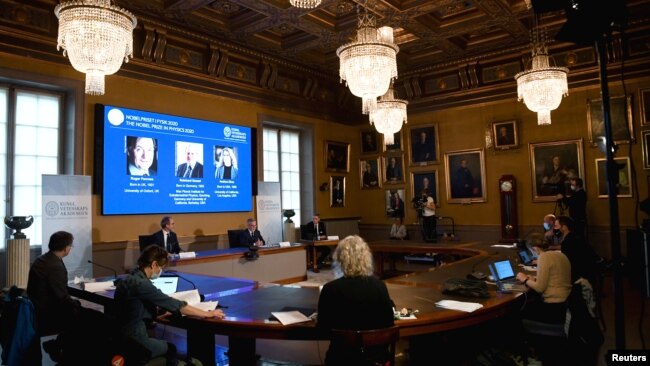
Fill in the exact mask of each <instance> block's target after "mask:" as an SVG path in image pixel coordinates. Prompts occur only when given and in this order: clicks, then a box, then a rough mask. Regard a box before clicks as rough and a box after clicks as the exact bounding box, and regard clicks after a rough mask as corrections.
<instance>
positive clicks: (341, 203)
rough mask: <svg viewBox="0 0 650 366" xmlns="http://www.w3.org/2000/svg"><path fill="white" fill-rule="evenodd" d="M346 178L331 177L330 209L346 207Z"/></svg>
mask: <svg viewBox="0 0 650 366" xmlns="http://www.w3.org/2000/svg"><path fill="white" fill-rule="evenodd" d="M345 193H346V192H345V176H342V175H332V176H330V207H345Z"/></svg>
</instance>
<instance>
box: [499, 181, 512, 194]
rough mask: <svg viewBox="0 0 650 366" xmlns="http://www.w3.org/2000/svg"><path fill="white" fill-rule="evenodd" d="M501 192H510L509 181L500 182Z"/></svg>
mask: <svg viewBox="0 0 650 366" xmlns="http://www.w3.org/2000/svg"><path fill="white" fill-rule="evenodd" d="M501 190H502V191H504V192H510V191H512V182H511V181H509V180H506V181H503V182H501Z"/></svg>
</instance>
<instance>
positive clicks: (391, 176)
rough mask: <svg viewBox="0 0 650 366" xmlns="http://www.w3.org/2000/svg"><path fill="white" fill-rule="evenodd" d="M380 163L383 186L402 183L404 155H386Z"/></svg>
mask: <svg viewBox="0 0 650 366" xmlns="http://www.w3.org/2000/svg"><path fill="white" fill-rule="evenodd" d="M382 162H383V163H382V167H383V173H384V175H383V178H384V183H385V184H398V183H404V174H405V172H404V154H402V153H386V156H384V157H383V158H382Z"/></svg>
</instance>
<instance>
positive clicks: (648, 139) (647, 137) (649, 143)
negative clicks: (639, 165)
mask: <svg viewBox="0 0 650 366" xmlns="http://www.w3.org/2000/svg"><path fill="white" fill-rule="evenodd" d="M641 145H642V146H643V169H650V131H641Z"/></svg>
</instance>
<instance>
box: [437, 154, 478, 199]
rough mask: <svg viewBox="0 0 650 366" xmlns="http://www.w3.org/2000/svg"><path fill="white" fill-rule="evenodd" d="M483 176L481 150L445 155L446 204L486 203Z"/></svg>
mask: <svg viewBox="0 0 650 366" xmlns="http://www.w3.org/2000/svg"><path fill="white" fill-rule="evenodd" d="M485 174H486V173H485V153H484V151H483V149H472V150H461V151H452V152H448V153H445V188H446V189H447V203H461V204H468V203H473V202H486V201H487V192H486V191H487V186H486V185H485Z"/></svg>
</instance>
